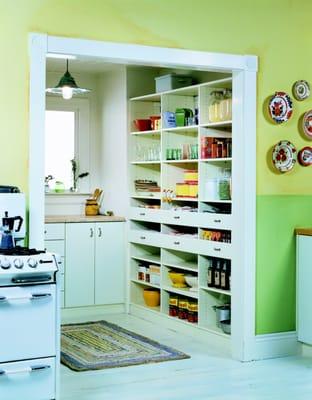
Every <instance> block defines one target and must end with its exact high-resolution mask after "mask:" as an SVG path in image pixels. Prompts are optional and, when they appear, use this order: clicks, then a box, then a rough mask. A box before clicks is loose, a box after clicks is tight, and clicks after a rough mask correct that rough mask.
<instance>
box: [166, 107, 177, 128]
mask: <svg viewBox="0 0 312 400" xmlns="http://www.w3.org/2000/svg"><path fill="white" fill-rule="evenodd" d="M163 120H164V128H175V127H176V126H177V124H176V118H175V113H174V112H171V111H165V112H164V118H163Z"/></svg>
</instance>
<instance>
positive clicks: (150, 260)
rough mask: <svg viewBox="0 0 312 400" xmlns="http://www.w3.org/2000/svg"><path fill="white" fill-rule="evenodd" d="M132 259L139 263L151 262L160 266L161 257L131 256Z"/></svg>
mask: <svg viewBox="0 0 312 400" xmlns="http://www.w3.org/2000/svg"><path fill="white" fill-rule="evenodd" d="M131 258H133V259H135V260H139V261H146V262H151V263H155V264H160V256H152V255H150V256H148V257H143V256H142V257H141V256H131Z"/></svg>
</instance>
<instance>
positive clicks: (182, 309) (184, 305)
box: [178, 298, 188, 319]
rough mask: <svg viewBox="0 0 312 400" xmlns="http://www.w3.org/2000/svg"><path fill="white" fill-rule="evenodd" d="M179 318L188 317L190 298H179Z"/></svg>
mask: <svg viewBox="0 0 312 400" xmlns="http://www.w3.org/2000/svg"><path fill="white" fill-rule="evenodd" d="M178 318H179V319H188V300H187V299H183V298H181V299H179V302H178Z"/></svg>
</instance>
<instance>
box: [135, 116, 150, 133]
mask: <svg viewBox="0 0 312 400" xmlns="http://www.w3.org/2000/svg"><path fill="white" fill-rule="evenodd" d="M134 125H135V126H136V128H137V129H138V130H139V131H150V130H151V128H152V121H151V120H150V119H135V120H134Z"/></svg>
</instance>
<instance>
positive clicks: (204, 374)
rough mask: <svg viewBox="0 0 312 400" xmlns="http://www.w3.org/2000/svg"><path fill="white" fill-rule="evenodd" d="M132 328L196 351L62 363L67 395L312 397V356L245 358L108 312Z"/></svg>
mask: <svg viewBox="0 0 312 400" xmlns="http://www.w3.org/2000/svg"><path fill="white" fill-rule="evenodd" d="M105 319H106V320H108V321H111V322H113V323H116V324H118V325H120V326H122V327H124V328H126V329H129V330H132V331H135V332H137V333H140V334H142V335H144V336H148V337H150V338H152V339H154V340H157V341H159V342H160V343H162V344H166V345H168V346H172V347H175V348H176V349H178V350H181V351H184V352H185V353H187V354H189V355H190V356H191V358H190V359H187V360H179V361H168V362H162V363H157V364H147V365H139V366H133V367H124V368H113V369H106V370H105V369H104V370H100V371H90V372H74V371H71V370H70V369H68V368H66V367H64V366H63V365H62V367H61V400H204V399H214V400H260V399H261V400H296V399H298V400H299V399H300V400H311V399H312V358H308V357H285V358H278V359H272V360H265V361H257V362H252V363H240V362H237V361H233V360H231V359H230V358H228V357H227V356H226V355H225V354H223V355H222V354H220V350H216V349H213V348H211V347H210V348H209V347H208V346H207V344H205V342H204V341H203V340H202V339H199V338H191V337H190V336H187V335H185V334H180V333H177V332H174V331H172V330H168V329H166V328H163V327H161V326H155V324H152V323H151V322H148V321H144V320H142V319H139V318H136V317H133V316H130V315H127V314H119V315H105Z"/></svg>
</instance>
